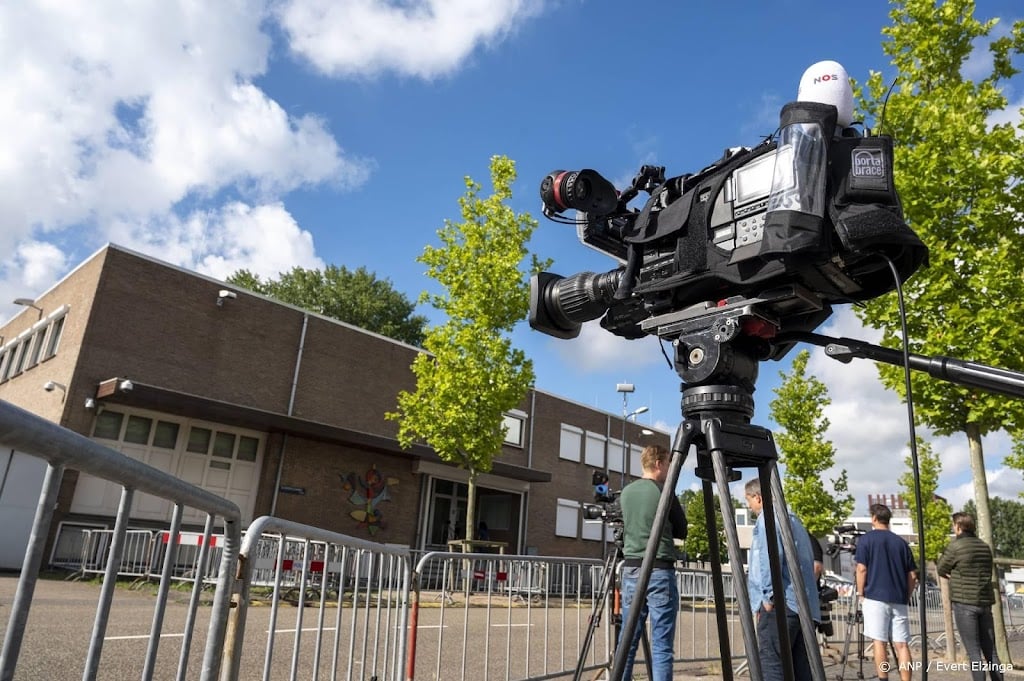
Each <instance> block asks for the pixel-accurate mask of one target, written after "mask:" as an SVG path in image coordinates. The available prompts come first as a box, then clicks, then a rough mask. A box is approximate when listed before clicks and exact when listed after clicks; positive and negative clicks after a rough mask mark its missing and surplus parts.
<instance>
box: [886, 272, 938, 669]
mask: <svg viewBox="0 0 1024 681" xmlns="http://www.w3.org/2000/svg"><path fill="white" fill-rule="evenodd" d="M882 258H884V259H885V261H886V262H887V263H889V269H890V270H891V271H892V277H893V281H895V282H896V300H897V302H898V303H899V307H900V331H901V333H902V334H903V343H902V345H903V382H904V389H905V391H906V395H907V420H908V421H909V428H910V468H911V471H912V472H913V474H914V503H915V506H916V509H915V510H916V512H915V516H916V517H915V520H916V521H917V549H918V551H917V553H918V574H921V573H922V572H924V571H925V565H926V563H925V557H924V549H925V546H924V543H925V541H924V504H923V503H922V500H921V469H920V465H919V463H918V458H917V426H916V420H915V418H914V396H913V394H912V393H911V390H910V340H909V335H908V332H907V310H906V307H905V305H904V300H903V285H902V283H901V282H900V275H899V271H898V270H897V269H896V265H895V263H893V261H892V260H890V259H889V257H888V256H886V255H882ZM926 583H927V575H925V576H924V577H923V578H920V579H918V585H917V586H918V597H917V598H918V603H917V609H918V616H919V617H920V618H921V681H928V592H927V590H926ZM907 646H908V647H909V646H910V641H907ZM896 664H897V667H898V666H899V658H898V657H897V659H896Z"/></svg>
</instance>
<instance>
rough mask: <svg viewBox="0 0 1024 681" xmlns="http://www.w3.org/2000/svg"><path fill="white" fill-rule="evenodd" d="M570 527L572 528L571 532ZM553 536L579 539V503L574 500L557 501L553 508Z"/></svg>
mask: <svg viewBox="0 0 1024 681" xmlns="http://www.w3.org/2000/svg"><path fill="white" fill-rule="evenodd" d="M570 525H571V526H572V531H571V532H570V530H569V526H570ZM555 536H556V537H570V538H572V539H579V536H580V502H578V501H576V500H575V499H561V498H559V499H558V501H557V504H556V506H555Z"/></svg>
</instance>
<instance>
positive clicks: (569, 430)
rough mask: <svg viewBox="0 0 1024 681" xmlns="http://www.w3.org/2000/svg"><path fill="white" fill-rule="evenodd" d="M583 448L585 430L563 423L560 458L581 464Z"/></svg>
mask: <svg viewBox="0 0 1024 681" xmlns="http://www.w3.org/2000/svg"><path fill="white" fill-rule="evenodd" d="M582 446H583V429H582V428H577V427H576V426H570V425H569V424H567V423H563V424H562V432H561V435H560V437H559V443H558V458H560V459H565V460H567V461H576V462H579V460H580V449H581V448H582Z"/></svg>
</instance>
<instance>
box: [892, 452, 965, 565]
mask: <svg viewBox="0 0 1024 681" xmlns="http://www.w3.org/2000/svg"><path fill="white" fill-rule="evenodd" d="M903 462H904V463H905V464H906V466H907V469H908V470H906V471H905V472H904V473H903V475H901V476H900V478H899V484H900V486H901V487H902V488H903V498H904V499H905V500H906V502H907V506H909V507H910V518H911V520H912V521H913V523H914V532H916V533H917V536H919V537H924V557H925V560H932V561H934V560H937V559H938V557H939V556H940V555H942V552H943V551H944V550H945V549H946V546H947V545H948V544H949V536H950V527H951V525H950V516H951V515H952V513H953V509H952V507H950V505H949V502H948V501H946V500H945V499H943V498H942V497H940V496H937V495H936V494H935V493H936V491H938V489H939V475H940V474H941V473H942V461H941V460H940V459H939V455H938V454H936V453H935V452H934V451H933V450H932V448H931V445H929V444H928V443H927V442H925V441H924V440H922V439H920V438H918V441H917V463H918V471H919V473H918V478H919V480H920V483H921V503H922V506H923V509H922V515H923V520H924V532H922V531H921V528H920V527H918V523H917V496H916V495H915V493H914V490H915V486H914V472H913V469H912V468H911V463H912V462H911V457H910V455H909V454H908V455H907V456H906V458H904V459H903Z"/></svg>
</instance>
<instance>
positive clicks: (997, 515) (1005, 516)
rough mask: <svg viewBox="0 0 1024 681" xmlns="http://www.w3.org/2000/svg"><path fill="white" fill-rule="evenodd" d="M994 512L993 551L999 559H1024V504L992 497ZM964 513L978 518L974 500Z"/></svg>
mask: <svg viewBox="0 0 1024 681" xmlns="http://www.w3.org/2000/svg"><path fill="white" fill-rule="evenodd" d="M989 504H990V510H991V512H992V544H991V546H992V550H993V551H994V552H995V554H996V556H997V557H999V558H1016V559H1021V558H1024V532H1022V531H1021V528H1024V503H1021V502H1019V501H1014V500H1012V499H1003V498H1001V497H992V498H991V499H989ZM962 510H963V512H964V513H970V514H971V515H972V516H974V517H975V518H977V517H978V515H977V514H978V508H977V506H975V505H974V501H973V500H970V499H969V500H968V501H967V503H966V504H964V507H963V509H962Z"/></svg>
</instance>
